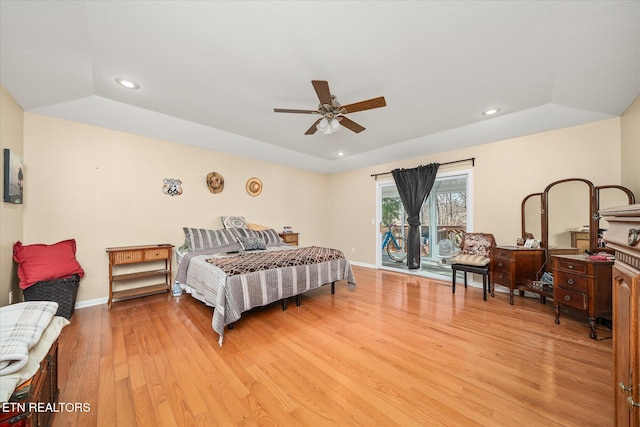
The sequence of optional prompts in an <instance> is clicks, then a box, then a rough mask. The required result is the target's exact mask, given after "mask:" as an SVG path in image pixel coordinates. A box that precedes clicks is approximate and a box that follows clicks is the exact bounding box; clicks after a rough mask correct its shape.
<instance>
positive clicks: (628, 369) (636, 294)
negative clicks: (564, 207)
mask: <svg viewBox="0 0 640 427" xmlns="http://www.w3.org/2000/svg"><path fill="white" fill-rule="evenodd" d="M600 215H601V216H602V217H604V219H606V220H607V221H608V222H609V229H608V230H607V233H606V241H607V247H609V248H611V249H613V250H615V263H614V265H613V277H612V283H613V366H614V368H613V369H614V387H615V405H616V426H625V427H626V426H634V427H640V343H639V341H640V289H638V287H640V204H636V205H629V206H624V207H620V208H610V209H605V210H602V211H600Z"/></svg>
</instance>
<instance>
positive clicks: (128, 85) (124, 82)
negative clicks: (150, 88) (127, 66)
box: [116, 78, 140, 89]
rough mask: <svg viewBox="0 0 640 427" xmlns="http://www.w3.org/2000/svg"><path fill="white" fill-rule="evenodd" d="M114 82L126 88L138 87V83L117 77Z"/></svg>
mask: <svg viewBox="0 0 640 427" xmlns="http://www.w3.org/2000/svg"><path fill="white" fill-rule="evenodd" d="M116 83H118V84H119V85H120V86H123V87H126V88H127V89H140V85H139V84H138V83H135V82H132V81H131V80H125V79H120V78H117V79H116Z"/></svg>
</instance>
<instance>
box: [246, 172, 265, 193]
mask: <svg viewBox="0 0 640 427" xmlns="http://www.w3.org/2000/svg"><path fill="white" fill-rule="evenodd" d="M261 192H262V181H260V180H259V179H258V178H255V177H254V178H249V181H247V193H249V195H251V196H253V197H255V196H257V195H258V194H260V193H261Z"/></svg>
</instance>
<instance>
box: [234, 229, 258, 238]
mask: <svg viewBox="0 0 640 427" xmlns="http://www.w3.org/2000/svg"><path fill="white" fill-rule="evenodd" d="M227 231H230V232H231V234H233V235H234V236H236V237H260V236H258V235H257V234H256V232H255V231H253V230H250V229H248V228H227Z"/></svg>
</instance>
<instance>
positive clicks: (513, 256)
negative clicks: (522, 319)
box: [490, 246, 544, 305]
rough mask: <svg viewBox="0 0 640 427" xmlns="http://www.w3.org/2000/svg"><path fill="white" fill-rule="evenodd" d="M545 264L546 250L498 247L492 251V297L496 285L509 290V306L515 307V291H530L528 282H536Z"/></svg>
mask: <svg viewBox="0 0 640 427" xmlns="http://www.w3.org/2000/svg"><path fill="white" fill-rule="evenodd" d="M543 264H544V250H542V249H530V248H525V247H523V246H496V247H495V248H493V250H492V251H491V264H490V268H491V274H490V280H491V295H494V288H495V284H498V285H502V286H506V287H508V288H509V304H512V305H513V291H514V290H515V289H518V290H519V292H520V294H521V295H522V292H523V291H524V290H528V288H529V286H528V285H527V282H528V281H531V280H536V279H537V277H536V276H537V274H538V273H539V272H540V270H541V269H542V265H543Z"/></svg>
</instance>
